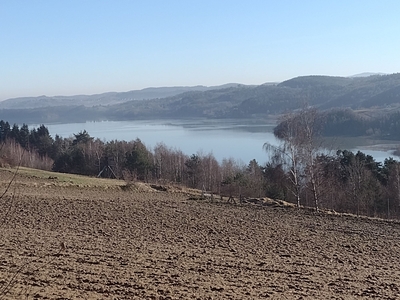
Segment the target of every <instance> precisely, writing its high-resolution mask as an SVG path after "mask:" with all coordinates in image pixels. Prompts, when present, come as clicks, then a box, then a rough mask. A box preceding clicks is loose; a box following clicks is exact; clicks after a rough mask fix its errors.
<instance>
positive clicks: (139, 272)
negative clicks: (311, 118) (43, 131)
mask: <svg viewBox="0 0 400 300" xmlns="http://www.w3.org/2000/svg"><path fill="white" fill-rule="evenodd" d="M11 171H12V170H0V181H1V188H2V191H4V190H5V189H6V186H7V183H8V182H9V181H10V178H11V176H12V172H11ZM38 174H39V173H38ZM38 174H32V173H30V172H29V171H28V170H22V171H20V172H19V175H18V176H17V177H16V178H15V180H14V182H13V184H12V185H11V188H10V189H9V190H8V192H7V193H6V195H4V196H3V197H2V198H1V202H0V205H1V206H0V299H264V298H270V299H353V298H360V299H362V298H365V299H367V298H376V299H399V298H400V224H399V223H397V222H393V221H392V222H388V221H383V220H374V219H368V218H357V217H354V216H348V215H338V214H327V213H315V212H313V211H312V210H308V209H296V208H292V207H285V206H273V205H269V206H261V205H258V204H250V203H249V204H243V205H239V204H238V205H234V204H228V203H227V202H226V201H221V200H218V201H213V202H211V201H209V200H191V199H193V196H191V195H190V193H189V192H187V191H184V190H180V189H177V188H167V189H166V191H161V190H160V189H154V188H151V187H150V186H148V185H143V184H142V185H139V184H137V185H132V186H125V183H124V182H117V181H109V180H103V181H102V180H98V179H96V180H91V179H85V178H83V177H82V178H81V177H68V176H62V175H57V174H52V175H51V176H50V175H47V174H46V173H40V175H38ZM49 177H50V178H49Z"/></svg>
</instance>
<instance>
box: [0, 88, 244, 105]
mask: <svg viewBox="0 0 400 300" xmlns="http://www.w3.org/2000/svg"><path fill="white" fill-rule="evenodd" d="M231 86H232V87H233V86H237V84H235V83H230V84H225V85H221V86H211V87H206V86H202V85H199V86H192V87H189V86H176V87H158V88H157V87H150V88H145V89H142V90H133V91H129V92H120V93H118V92H108V93H103V94H96V95H75V96H53V97H48V96H39V97H20V98H12V99H7V100H4V101H1V102H0V109H31V108H41V107H50V106H51V107H53V106H85V107H93V106H98V105H113V104H118V103H123V102H127V101H139V100H149V99H157V98H166V97H172V96H175V95H178V94H181V93H185V92H190V91H208V90H214V89H221V88H226V87H231Z"/></svg>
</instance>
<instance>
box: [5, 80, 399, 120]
mask: <svg viewBox="0 0 400 300" xmlns="http://www.w3.org/2000/svg"><path fill="white" fill-rule="evenodd" d="M175 92H176V94H174V95H173V96H169V97H164V98H157V99H150V100H130V101H123V100H128V99H131V98H129V97H128V95H127V94H125V95H124V93H109V94H102V96H101V97H100V96H99V95H97V96H98V97H100V98H101V101H100V100H99V99H98V100H96V97H93V98H92V100H91V102H90V101H89V102H82V103H81V105H77V104H76V103H77V102H75V105H68V104H69V103H74V102H73V101H72V102H68V101H64V102H62V101H61V102H57V101H56V102H54V103H53V102H52V101H53V100H54V99H53V100H49V99H47V98H46V99H43V100H44V101H43V103H46V101H47V102H51V105H52V106H51V107H50V106H44V107H37V106H35V107H36V108H29V107H32V106H29V105H28V104H29V103H24V104H23V106H22V107H21V106H19V107H18V106H17V105H16V103H14V106H13V108H14V109H2V110H0V119H1V118H4V119H7V120H9V121H11V122H17V123H23V122H25V123H26V122H28V123H50V122H79V121H91V120H135V119H154V118H157V119H159V118H174V119H177V118H191V117H207V118H249V117H255V116H265V115H271V114H280V113H282V112H285V111H288V110H294V109H297V108H299V107H301V106H303V105H304V104H305V103H307V104H309V105H312V106H315V107H317V108H319V109H322V110H324V109H330V108H351V109H370V110H379V109H390V110H391V111H393V110H397V109H400V74H392V75H376V76H369V77H330V76H303V77H297V78H293V79H290V80H287V81H284V82H282V83H279V84H264V85H258V86H246V85H238V84H234V85H228V86H223V87H219V88H211V89H203V88H201V87H199V88H198V89H197V90H195V89H192V90H190V91H186V92H183V93H178V92H177V91H176V90H175ZM128 93H129V92H128ZM77 97H78V98H79V97H81V96H77ZM78 98H77V99H78ZM116 98H118V99H119V100H118V101H115V99H116ZM27 101H28V100H27ZM28 102H29V101H28ZM10 103H11V102H10V101H8V104H10ZM22 103H23V102H21V103H20V104H22ZM55 103H58V104H55ZM59 103H63V105H64V106H60V105H59ZM115 103H117V104H115ZM0 104H1V103H0ZM3 104H4V103H3ZM46 105H50V104H49V103H47V104H46ZM3 107H4V106H3ZM8 107H9V106H8ZM0 108H1V106H0Z"/></svg>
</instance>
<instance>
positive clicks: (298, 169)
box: [264, 107, 321, 210]
mask: <svg viewBox="0 0 400 300" xmlns="http://www.w3.org/2000/svg"><path fill="white" fill-rule="evenodd" d="M319 125H320V120H319V119H318V113H317V110H316V109H314V108H311V107H304V108H303V109H301V110H299V111H298V112H296V113H289V114H286V115H284V116H283V117H282V118H281V122H280V124H279V125H278V126H277V127H276V129H275V132H274V134H275V136H276V137H277V138H279V139H280V141H281V143H280V145H278V146H275V145H272V144H269V143H265V144H264V149H265V150H267V151H268V152H270V153H271V158H272V160H274V161H275V162H276V163H277V164H282V165H284V166H286V167H287V168H288V172H289V180H290V182H291V191H292V194H293V195H294V197H295V198H296V203H297V206H298V207H299V206H300V198H301V192H302V190H303V189H304V188H305V187H309V188H310V190H311V191H312V195H313V201H314V206H315V208H316V209H317V210H318V208H319V194H320V192H319V185H320V177H319V174H320V172H319V167H318V164H317V160H316V158H317V156H318V154H319V153H320V149H321V145H320V143H319V141H318V137H319V135H320V131H319Z"/></svg>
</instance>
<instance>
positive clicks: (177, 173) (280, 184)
mask: <svg viewBox="0 0 400 300" xmlns="http://www.w3.org/2000/svg"><path fill="white" fill-rule="evenodd" d="M323 120H324V119H323V118H321V114H319V113H317V111H316V110H315V109H313V108H309V107H305V108H303V109H302V110H300V111H297V112H295V113H291V114H287V115H285V116H283V118H282V120H281V122H280V124H279V126H277V128H276V130H275V135H276V136H277V137H278V138H279V139H280V141H281V144H280V145H278V146H274V145H269V144H265V145H264V147H265V149H266V150H268V153H269V158H270V159H269V161H268V162H267V163H266V164H265V165H260V164H259V163H258V162H257V161H256V160H251V161H250V162H249V163H247V164H245V163H243V162H240V161H237V160H235V159H232V158H227V159H223V160H222V161H221V162H219V161H217V160H216V159H215V157H214V156H213V154H212V153H208V154H204V153H201V152H198V153H195V154H192V155H187V154H185V153H183V152H182V151H181V150H179V149H176V148H171V147H168V146H166V145H165V144H163V143H159V144H157V145H156V146H155V147H154V148H153V149H149V148H148V147H146V145H145V144H143V142H142V141H141V140H140V139H136V140H133V141H129V142H128V141H117V140H113V141H108V142H105V141H101V140H99V139H95V138H93V137H91V136H90V134H89V133H88V132H86V131H81V132H79V133H77V134H74V135H73V136H72V137H69V138H62V137H60V136H58V135H56V136H55V138H52V137H51V136H50V134H49V131H48V130H47V128H46V127H45V126H44V125H41V126H39V127H38V128H34V129H29V128H28V126H27V125H25V124H23V125H22V126H21V127H19V126H18V125H13V126H10V124H8V122H4V121H0V142H1V145H2V146H1V147H2V148H1V151H0V155H1V156H0V159H1V163H2V164H3V165H7V164H8V165H16V164H21V165H23V166H28V167H33V168H39V169H46V170H53V171H56V172H66V173H75V174H82V175H89V176H101V177H112V178H124V179H126V180H140V181H145V182H152V183H158V184H179V185H184V186H187V187H191V188H196V189H202V190H207V191H211V192H213V193H215V194H219V195H223V196H234V197H239V196H242V197H270V198H274V199H282V200H285V201H289V202H293V203H296V204H297V205H298V206H313V207H315V208H316V209H333V210H335V211H338V212H351V213H354V214H358V215H368V216H378V217H390V218H395V217H396V218H397V217H400V163H399V162H398V161H396V160H394V159H392V158H390V159H386V160H385V161H384V163H383V164H382V163H380V162H376V161H375V160H374V159H373V157H371V156H369V155H366V154H364V153H362V152H360V151H359V152H357V153H353V152H351V151H347V150H339V151H337V152H336V153H333V154H332V153H330V152H327V150H326V149H324V148H323V147H322V144H321V141H320V135H321V128H323V124H324V123H323Z"/></svg>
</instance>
